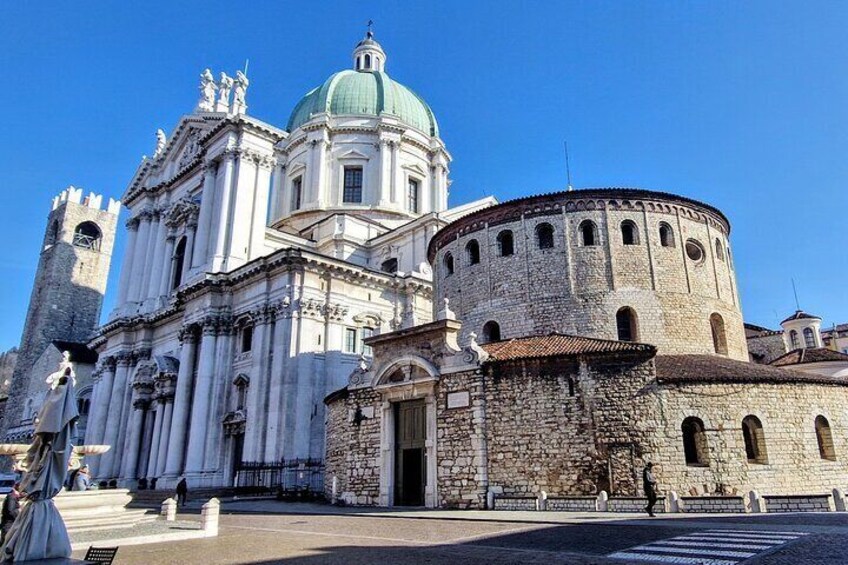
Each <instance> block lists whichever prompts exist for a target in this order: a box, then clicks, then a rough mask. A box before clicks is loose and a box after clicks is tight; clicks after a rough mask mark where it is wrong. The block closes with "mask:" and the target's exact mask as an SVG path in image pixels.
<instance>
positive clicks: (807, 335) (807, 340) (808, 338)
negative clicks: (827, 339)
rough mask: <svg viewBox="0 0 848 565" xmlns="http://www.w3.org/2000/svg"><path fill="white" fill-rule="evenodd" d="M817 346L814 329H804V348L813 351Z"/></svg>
mask: <svg viewBox="0 0 848 565" xmlns="http://www.w3.org/2000/svg"><path fill="white" fill-rule="evenodd" d="M815 346H816V335H815V334H814V333H813V329H812V328H804V347H806V348H808V349H812V348H813V347H815Z"/></svg>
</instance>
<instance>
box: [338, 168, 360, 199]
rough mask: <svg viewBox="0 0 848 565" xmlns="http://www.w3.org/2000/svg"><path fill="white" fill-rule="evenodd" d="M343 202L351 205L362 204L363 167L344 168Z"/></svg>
mask: <svg viewBox="0 0 848 565" xmlns="http://www.w3.org/2000/svg"><path fill="white" fill-rule="evenodd" d="M342 196H343V198H342V199H343V201H344V202H346V203H350V204H359V203H360V202H362V167H345V168H344V194H343V195H342Z"/></svg>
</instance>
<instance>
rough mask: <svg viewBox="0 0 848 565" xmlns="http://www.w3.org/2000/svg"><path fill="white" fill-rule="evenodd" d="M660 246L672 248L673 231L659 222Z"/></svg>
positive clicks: (665, 224)
mask: <svg viewBox="0 0 848 565" xmlns="http://www.w3.org/2000/svg"><path fill="white" fill-rule="evenodd" d="M660 245H661V246H663V247H674V230H673V229H671V226H670V225H668V224H667V223H665V222H660Z"/></svg>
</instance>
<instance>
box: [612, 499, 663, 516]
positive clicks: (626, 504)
mask: <svg viewBox="0 0 848 565" xmlns="http://www.w3.org/2000/svg"><path fill="white" fill-rule="evenodd" d="M647 505H648V499H647V498H644V497H641V496H617V497H615V498H610V499H609V501H608V502H607V510H608V511H609V512H640V513H643V514H644V512H645V506H647ZM665 511H666V510H665V497H664V496H661V497H659V498H657V504H656V505H655V506H654V512H657V513H659V512H665Z"/></svg>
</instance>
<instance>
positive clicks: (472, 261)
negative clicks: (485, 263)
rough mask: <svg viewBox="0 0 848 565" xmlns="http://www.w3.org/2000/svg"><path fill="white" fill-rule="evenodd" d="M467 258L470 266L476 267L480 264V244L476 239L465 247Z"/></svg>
mask: <svg viewBox="0 0 848 565" xmlns="http://www.w3.org/2000/svg"><path fill="white" fill-rule="evenodd" d="M465 257H466V259H467V261H468V264H469V265H476V264H477V263H479V262H480V244H479V243H477V240H476V239H472V240H471V241H469V242H468V243H467V244H466V245H465Z"/></svg>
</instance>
